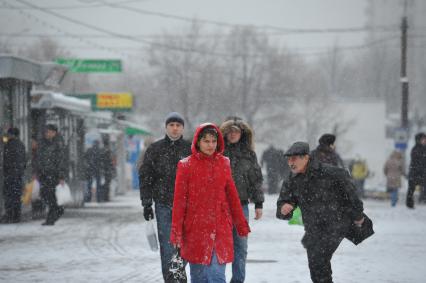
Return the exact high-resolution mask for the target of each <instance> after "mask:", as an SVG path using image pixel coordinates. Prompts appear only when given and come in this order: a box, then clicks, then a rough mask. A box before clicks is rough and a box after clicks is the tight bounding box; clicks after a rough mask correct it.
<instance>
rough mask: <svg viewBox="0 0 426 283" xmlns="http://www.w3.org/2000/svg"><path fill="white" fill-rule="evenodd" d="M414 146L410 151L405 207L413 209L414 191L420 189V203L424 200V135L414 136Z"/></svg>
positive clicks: (425, 179) (425, 158)
mask: <svg viewBox="0 0 426 283" xmlns="http://www.w3.org/2000/svg"><path fill="white" fill-rule="evenodd" d="M415 142H416V144H415V145H414V147H413V148H412V149H411V154H410V156H411V160H410V167H409V170H408V191H407V199H406V205H407V207H408V208H414V191H415V190H416V187H420V189H421V193H420V201H421V200H422V199H424V198H425V193H424V188H425V182H426V135H425V134H424V133H418V134H416V136H415Z"/></svg>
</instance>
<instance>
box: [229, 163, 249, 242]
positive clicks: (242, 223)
mask: <svg viewBox="0 0 426 283" xmlns="http://www.w3.org/2000/svg"><path fill="white" fill-rule="evenodd" d="M227 165H228V167H229V170H226V172H227V180H228V181H227V185H226V194H227V198H228V203H229V207H230V209H231V215H232V222H233V223H234V225H235V228H236V229H237V232H238V235H239V236H241V237H245V236H247V235H248V233H250V227H249V225H248V223H247V220H246V218H245V216H244V212H243V208H242V207H241V201H240V197H239V196H238V191H237V188H236V187H235V183H234V180H233V179H232V174H231V167H230V164H229V161H228V164H227Z"/></svg>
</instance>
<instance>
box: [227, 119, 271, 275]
mask: <svg viewBox="0 0 426 283" xmlns="http://www.w3.org/2000/svg"><path fill="white" fill-rule="evenodd" d="M220 130H221V132H222V134H223V138H224V140H225V151H224V155H225V156H226V157H228V158H229V159H230V161H231V169H232V178H233V180H234V182H235V186H236V187H237V191H238V195H239V197H240V201H241V205H242V207H243V211H244V215H245V217H246V219H247V221H249V207H248V204H249V202H252V203H254V204H255V219H256V220H258V219H260V218H261V217H262V210H263V201H264V196H263V191H262V189H261V187H262V182H263V177H262V171H261V168H260V166H259V164H258V162H257V156H256V153H255V152H254V138H253V131H252V129H251V128H250V126H249V125H248V124H247V123H246V122H244V121H243V120H241V119H240V120H237V119H232V120H227V121H225V122H224V123H223V124H222V125H221V126H220ZM233 234H234V254H235V259H234V262H233V263H232V279H231V282H244V280H245V275H246V272H245V270H246V268H245V267H246V260H247V247H248V246H247V238H246V237H243V238H241V237H239V236H238V233H237V231H236V230H235V229H234V233H233Z"/></svg>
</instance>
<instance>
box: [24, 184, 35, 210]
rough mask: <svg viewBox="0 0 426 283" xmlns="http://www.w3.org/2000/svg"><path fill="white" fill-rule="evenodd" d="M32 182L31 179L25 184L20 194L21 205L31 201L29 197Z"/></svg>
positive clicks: (30, 195) (31, 190)
mask: <svg viewBox="0 0 426 283" xmlns="http://www.w3.org/2000/svg"><path fill="white" fill-rule="evenodd" d="M33 182H34V181H31V182H29V183H27V184H26V185H25V188H24V193H23V194H22V198H21V200H22V204H23V205H29V204H30V203H31V197H32V192H33Z"/></svg>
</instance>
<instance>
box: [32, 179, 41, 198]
mask: <svg viewBox="0 0 426 283" xmlns="http://www.w3.org/2000/svg"><path fill="white" fill-rule="evenodd" d="M31 183H32V191H31V201H36V200H39V199H40V183H39V181H38V180H37V179H34V180H33V181H32V182H31Z"/></svg>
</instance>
